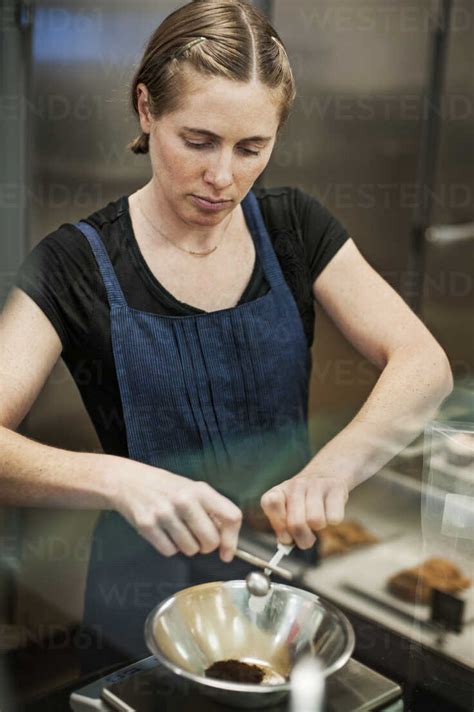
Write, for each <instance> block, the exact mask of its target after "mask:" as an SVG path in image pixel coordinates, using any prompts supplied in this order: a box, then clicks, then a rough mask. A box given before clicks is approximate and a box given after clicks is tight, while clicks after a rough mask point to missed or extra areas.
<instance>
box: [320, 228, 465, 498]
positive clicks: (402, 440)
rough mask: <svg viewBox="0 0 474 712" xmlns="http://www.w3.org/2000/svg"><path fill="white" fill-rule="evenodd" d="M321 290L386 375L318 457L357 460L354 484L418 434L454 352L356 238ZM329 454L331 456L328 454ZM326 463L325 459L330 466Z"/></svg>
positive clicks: (448, 381) (351, 470)
mask: <svg viewBox="0 0 474 712" xmlns="http://www.w3.org/2000/svg"><path fill="white" fill-rule="evenodd" d="M314 296H315V297H316V299H317V300H318V301H319V302H320V303H321V304H322V306H323V307H324V308H325V310H326V311H327V312H328V314H329V316H330V317H331V318H332V320H333V321H334V323H335V324H336V325H337V327H338V328H339V329H340V331H342V333H343V334H344V335H345V336H346V337H347V338H348V340H349V341H350V342H351V343H352V344H353V345H354V346H355V348H357V349H358V351H359V352H360V353H362V354H363V355H364V356H365V357H366V358H367V359H368V360H369V361H370V362H371V363H372V364H374V365H375V366H377V367H379V368H380V370H381V371H382V372H381V375H380V377H379V379H378V381H377V383H376V384H375V386H374V388H373V390H372V392H371V393H370V395H369V397H368V398H367V400H366V402H365V403H364V404H363V406H362V408H361V409H360V410H359V412H358V413H357V415H356V416H355V417H354V418H353V420H352V421H351V422H350V423H349V424H348V425H347V426H346V427H345V428H344V429H343V430H342V431H341V432H340V433H339V434H338V435H337V436H336V437H335V438H333V440H331V441H330V443H328V444H327V445H326V446H325V447H324V448H323V449H322V450H321V451H320V452H319V453H318V455H317V456H316V458H315V459H314V462H315V463H318V465H319V463H322V462H323V458H324V462H325V463H327V465H329V462H330V461H331V460H332V459H333V458H334V457H335V454H336V453H338V456H339V464H338V465H337V467H338V468H340V458H341V456H342V457H343V459H344V460H346V461H347V459H349V458H350V460H351V462H352V464H351V466H350V467H346V468H345V469H347V477H348V485H349V488H352V487H354V486H356V485H357V484H359V483H360V482H363V481H364V480H365V479H367V478H368V477H370V476H371V475H372V474H374V473H375V472H377V471H378V470H379V469H380V468H381V467H382V466H383V465H384V464H385V463H386V462H388V460H390V459H391V458H392V457H393V456H394V455H395V454H396V453H397V452H399V451H400V450H401V449H402V448H403V447H404V446H405V445H407V444H408V443H409V442H411V441H412V440H413V438H415V437H416V436H417V435H418V434H419V433H420V431H421V430H422V429H423V427H424V425H425V423H426V422H427V421H428V420H430V419H431V418H432V417H433V416H434V415H435V413H436V412H437V410H438V407H439V405H440V403H441V402H442V401H443V399H444V398H446V396H448V395H449V393H450V392H451V390H452V385H453V380H452V375H451V368H450V365H449V362H448V359H447V356H446V354H445V352H444V351H443V349H442V348H441V346H440V345H439V344H438V342H437V341H436V340H435V339H434V337H433V336H432V335H431V334H430V332H429V331H428V329H427V328H426V327H425V326H424V324H423V323H422V322H421V321H420V319H418V317H417V316H416V315H415V314H414V313H413V312H412V311H411V310H410V309H409V307H408V306H407V305H406V304H405V302H404V301H403V299H402V298H401V297H400V296H399V295H398V294H397V293H396V292H395V291H394V290H393V289H392V288H391V287H390V286H389V285H388V284H387V283H386V282H385V281H384V280H383V279H382V278H381V277H380V276H379V275H378V274H377V272H375V270H373V269H372V267H370V265H369V264H368V263H367V262H366V261H365V260H364V258H363V257H362V255H361V254H360V253H359V251H358V250H357V248H356V246H355V244H354V243H353V241H352V240H349V241H348V242H347V243H346V245H344V246H343V247H342V248H341V250H340V252H339V253H337V254H336V256H335V257H334V259H333V260H332V262H331V263H330V264H329V265H328V269H327V270H324V272H323V273H322V274H321V275H320V277H319V279H317V280H316V282H315V284H314ZM326 458H327V459H326ZM325 466H326V464H325Z"/></svg>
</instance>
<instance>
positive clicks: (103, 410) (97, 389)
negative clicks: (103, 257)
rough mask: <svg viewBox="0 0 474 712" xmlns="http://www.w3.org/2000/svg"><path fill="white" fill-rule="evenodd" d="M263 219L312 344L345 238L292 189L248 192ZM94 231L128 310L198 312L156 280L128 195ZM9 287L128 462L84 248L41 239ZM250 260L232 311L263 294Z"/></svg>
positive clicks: (105, 443) (102, 433)
mask: <svg viewBox="0 0 474 712" xmlns="http://www.w3.org/2000/svg"><path fill="white" fill-rule="evenodd" d="M253 191H254V193H255V196H256V197H257V200H258V203H259V206H260V209H261V211H262V216H263V220H264V222H265V225H266V227H267V230H268V233H269V235H270V239H271V241H272V244H273V248H274V250H275V253H276V255H277V258H278V260H279V263H280V266H281V268H282V271H283V274H284V276H285V279H286V281H287V284H288V286H289V287H290V290H291V292H292V294H293V297H294V299H295V301H296V304H297V306H298V309H299V313H300V316H301V319H302V322H303V326H304V329H305V333H306V337H307V340H308V347H310V346H311V344H312V341H313V330H314V317H315V314H314V300H313V296H312V284H313V282H314V280H315V279H316V277H317V276H318V275H319V274H320V273H321V272H322V270H323V269H324V268H325V267H326V265H327V264H328V263H329V261H330V260H331V259H332V257H333V256H334V255H335V253H336V252H337V251H338V250H339V248H340V247H341V246H342V245H343V243H344V242H345V241H346V240H347V239H348V234H347V232H346V230H345V229H344V228H343V227H342V226H341V224H340V223H339V222H338V221H337V220H336V218H334V217H333V216H332V215H331V214H330V213H329V211H328V210H327V209H326V208H325V207H324V206H322V205H321V204H320V203H319V202H318V201H317V200H316V199H315V198H313V197H312V196H310V195H308V194H307V193H304V192H303V191H301V190H300V189H298V188H291V187H279V188H261V187H254V188H253ZM86 221H87V222H89V223H90V224H91V225H93V226H94V227H95V228H96V229H97V230H98V232H99V234H100V236H101V238H102V240H103V242H104V245H105V247H106V249H107V252H108V254H109V257H110V259H111V261H112V265H113V267H114V270H115V272H116V274H117V277H118V281H119V283H120V286H121V287H122V290H123V293H124V295H125V298H126V300H127V303H128V305H129V306H131V307H133V308H135V309H138V310H141V311H147V312H152V313H156V314H166V315H173V316H180V315H189V314H198V313H202V311H201V310H200V309H196V308H195V307H192V306H189V305H186V304H183V303H182V302H179V301H178V300H176V299H175V298H174V297H173V296H172V295H171V294H170V293H169V292H168V291H167V290H166V289H165V288H164V287H163V286H162V285H161V284H160V283H159V282H158V280H157V279H156V278H155V277H154V276H153V274H152V272H151V270H150V269H149V268H148V266H147V264H146V262H145V260H144V258H143V256H142V254H141V252H140V249H139V247H138V244H137V242H136V239H135V236H134V234H133V229H132V223H131V220H130V214H129V210H128V199H127V197H126V196H124V197H121V198H119V199H118V200H116V201H114V202H111V203H109V204H108V205H107V206H106V207H105V208H103V209H101V210H98V211H97V212H95V213H93V214H92V215H91V216H90V217H88V218H87V219H86ZM16 286H18V287H19V288H20V289H22V290H23V291H24V292H26V293H27V294H28V295H29V296H30V297H31V298H32V299H33V300H34V301H35V302H36V304H37V305H38V306H39V307H40V308H41V309H42V311H43V312H44V313H45V314H46V316H47V317H48V319H49V320H50V322H51V323H52V325H53V326H54V328H55V329H56V331H57V333H58V335H59V337H60V339H61V343H62V347H63V351H62V357H63V359H64V362H65V363H66V366H67V367H68V369H69V371H70V372H71V374H72V377H73V379H74V381H75V382H76V385H77V386H78V388H79V391H80V393H81V396H82V399H83V401H84V404H85V406H86V409H87V411H88V413H89V415H90V417H91V419H92V422H93V424H94V426H95V428H96V431H97V435H98V437H99V440H100V442H101V444H102V447H103V449H104V451H105V452H107V453H110V454H115V455H123V456H126V455H127V454H128V451H127V441H126V432H125V425H124V421H123V411H122V404H121V400H120V392H119V387H118V382H117V375H116V371H115V364H114V359H113V352H112V342H111V334H110V318H109V304H108V301H107V295H106V292H105V287H104V284H103V281H102V277H101V274H100V272H99V267H98V265H97V262H96V260H95V258H94V255H93V253H92V250H91V248H90V245H89V243H88V241H87V240H86V238H85V237H84V236H83V235H82V234H81V233H80V231H79V230H78V229H77V228H75V227H74V225H71V224H64V225H61V227H60V228H59V229H58V230H55V231H54V232H52V233H51V234H50V235H47V236H46V237H45V238H43V239H42V240H41V241H40V242H39V243H38V244H37V245H36V247H35V248H34V249H33V250H32V251H31V252H30V254H29V255H28V257H27V258H26V260H25V261H24V263H23V264H22V266H21V267H20V269H19V271H18V274H17V279H16ZM268 289H269V287H268V284H267V282H266V279H265V276H264V273H263V270H262V267H261V265H260V262H259V260H258V256H257V257H256V262H255V266H254V269H253V273H252V276H251V278H250V280H249V283H248V285H247V287H246V289H245V290H244V293H243V294H242V297H241V299H240V301H239V304H241V303H244V302H248V301H251V300H253V299H256V298H257V297H260V296H262V295H263V294H265V293H266V292H267V291H268Z"/></svg>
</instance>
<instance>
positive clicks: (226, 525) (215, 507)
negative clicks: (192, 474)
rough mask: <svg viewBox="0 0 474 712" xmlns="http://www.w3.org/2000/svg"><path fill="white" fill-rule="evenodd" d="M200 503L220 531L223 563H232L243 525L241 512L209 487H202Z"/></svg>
mask: <svg viewBox="0 0 474 712" xmlns="http://www.w3.org/2000/svg"><path fill="white" fill-rule="evenodd" d="M200 501H201V505H202V506H203V507H204V509H205V511H206V512H207V513H208V514H209V515H210V517H211V519H212V520H213V522H214V524H215V525H216V526H217V529H218V531H219V534H220V547H219V556H220V557H221V559H222V561H226V562H229V561H232V559H233V558H234V554H235V550H236V549H237V542H238V540H239V531H240V527H241V525H242V512H241V510H240V509H239V508H238V507H237V506H236V505H235V504H234V503H233V502H231V501H230V499H227V497H224V496H223V495H221V494H219V492H216V490H215V489H213V488H212V487H210V486H209V485H204V486H203V487H202V491H201V499H200Z"/></svg>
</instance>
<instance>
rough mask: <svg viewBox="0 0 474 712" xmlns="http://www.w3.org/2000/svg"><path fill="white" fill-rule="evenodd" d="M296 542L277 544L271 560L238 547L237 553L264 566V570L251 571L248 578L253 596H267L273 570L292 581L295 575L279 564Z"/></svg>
mask: <svg viewBox="0 0 474 712" xmlns="http://www.w3.org/2000/svg"><path fill="white" fill-rule="evenodd" d="M293 546H294V544H280V543H279V544H277V550H276V552H275V554H274V555H273V556H272V558H271V559H270V561H268V562H267V561H264V560H263V559H260V558H259V557H258V556H253V554H249V553H248V552H246V551H242V549H237V551H236V552H235V555H236V556H238V557H239V558H241V559H243V560H244V561H247V562H249V563H251V564H255V565H256V566H259V567H261V568H263V572H262V571H251V572H250V573H249V574H248V576H247V578H246V579H245V580H246V583H247V588H248V590H249V593H250V594H251V595H252V596H266V595H267V594H268V592H269V590H270V576H271V574H272V572H274V573H277V574H278V575H279V576H281V577H282V578H286V579H287V580H289V581H291V579H292V578H293V575H292V574H291V572H290V571H288V570H287V569H282V568H281V567H280V566H278V564H279V563H280V561H281V560H282V558H283V557H284V556H288V554H289V553H290V552H291V551H292V549H293Z"/></svg>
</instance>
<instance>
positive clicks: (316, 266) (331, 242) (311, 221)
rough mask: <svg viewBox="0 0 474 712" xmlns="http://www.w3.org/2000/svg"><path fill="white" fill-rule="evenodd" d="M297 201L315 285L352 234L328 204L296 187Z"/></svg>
mask: <svg viewBox="0 0 474 712" xmlns="http://www.w3.org/2000/svg"><path fill="white" fill-rule="evenodd" d="M294 201H295V210H296V214H297V218H298V222H299V225H300V229H301V233H302V237H303V241H304V244H305V249H306V254H307V256H308V264H309V269H310V274H311V280H312V282H314V280H315V279H316V278H317V277H318V276H319V275H320V274H321V272H322V271H323V269H324V268H325V267H326V266H327V265H328V264H329V262H330V261H331V260H332V258H333V257H334V255H335V254H336V252H338V250H339V249H340V248H341V247H342V245H343V244H344V243H345V242H346V240H348V239H349V233H348V232H347V230H346V229H345V227H343V225H341V223H340V222H339V220H337V218H335V217H334V215H332V214H331V213H330V212H329V210H328V209H327V208H325V207H324V205H322V204H321V203H320V202H319V201H318V200H317V199H316V198H314V197H313V196H311V195H309V194H308V193H305V192H304V191H302V190H300V189H299V188H295V190H294Z"/></svg>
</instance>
